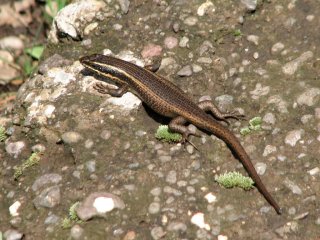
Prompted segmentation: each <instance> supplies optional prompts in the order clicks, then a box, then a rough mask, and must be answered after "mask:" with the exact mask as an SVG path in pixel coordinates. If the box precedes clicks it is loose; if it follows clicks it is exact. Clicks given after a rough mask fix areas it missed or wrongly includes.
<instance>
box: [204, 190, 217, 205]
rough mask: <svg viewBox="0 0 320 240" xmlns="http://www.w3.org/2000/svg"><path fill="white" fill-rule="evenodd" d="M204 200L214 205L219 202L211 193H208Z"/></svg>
mask: <svg viewBox="0 0 320 240" xmlns="http://www.w3.org/2000/svg"><path fill="white" fill-rule="evenodd" d="M204 198H205V199H207V201H208V203H214V202H216V201H217V197H216V196H215V195H214V194H213V193H211V192H210V193H207V194H206V195H205V196H204Z"/></svg>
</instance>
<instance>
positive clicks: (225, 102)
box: [215, 94, 233, 111]
mask: <svg viewBox="0 0 320 240" xmlns="http://www.w3.org/2000/svg"><path fill="white" fill-rule="evenodd" d="M215 101H216V102H217V103H218V107H219V109H220V110H222V111H225V110H226V109H228V108H229V107H230V106H232V103H233V96H231V95H227V94H225V95H220V96H218V97H216V98H215Z"/></svg>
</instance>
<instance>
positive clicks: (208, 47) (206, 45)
mask: <svg viewBox="0 0 320 240" xmlns="http://www.w3.org/2000/svg"><path fill="white" fill-rule="evenodd" d="M215 50H216V49H215V48H214V46H213V44H212V43H211V42H210V41H208V40H205V41H204V42H203V43H202V44H201V46H200V47H199V55H200V56H202V55H203V54H205V53H207V52H210V53H214V52H215Z"/></svg>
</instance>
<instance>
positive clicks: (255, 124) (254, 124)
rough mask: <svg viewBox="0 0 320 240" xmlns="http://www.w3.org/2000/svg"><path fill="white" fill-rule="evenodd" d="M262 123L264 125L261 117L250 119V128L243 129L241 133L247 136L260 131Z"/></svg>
mask: <svg viewBox="0 0 320 240" xmlns="http://www.w3.org/2000/svg"><path fill="white" fill-rule="evenodd" d="M261 123H262V119H261V117H254V118H252V119H250V121H249V126H247V127H244V128H241V130H240V133H241V134H242V135H244V136H245V135H248V134H249V133H251V132H253V131H260V130H261Z"/></svg>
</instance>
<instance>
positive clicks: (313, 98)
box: [297, 88, 320, 107]
mask: <svg viewBox="0 0 320 240" xmlns="http://www.w3.org/2000/svg"><path fill="white" fill-rule="evenodd" d="M319 100H320V88H310V89H307V90H305V91H304V92H303V93H302V94H301V95H299V96H298V98H297V103H298V104H299V105H307V106H309V107H311V106H314V105H315V104H316V103H317V102H319Z"/></svg>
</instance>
